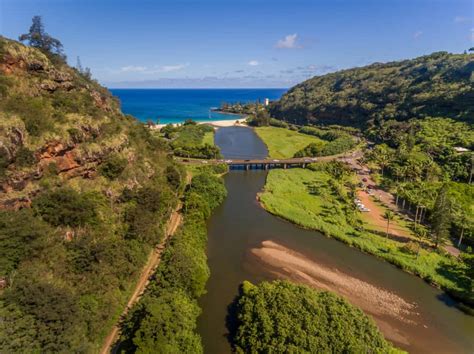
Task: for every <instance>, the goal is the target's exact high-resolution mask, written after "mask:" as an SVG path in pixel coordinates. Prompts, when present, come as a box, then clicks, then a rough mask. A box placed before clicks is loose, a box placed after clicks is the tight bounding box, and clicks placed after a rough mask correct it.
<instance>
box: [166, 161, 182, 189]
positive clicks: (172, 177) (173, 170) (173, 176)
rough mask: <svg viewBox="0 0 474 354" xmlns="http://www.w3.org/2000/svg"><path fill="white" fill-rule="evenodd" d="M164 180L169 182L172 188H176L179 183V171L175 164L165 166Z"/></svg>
mask: <svg viewBox="0 0 474 354" xmlns="http://www.w3.org/2000/svg"><path fill="white" fill-rule="evenodd" d="M165 174H166V180H167V181H168V183H169V184H170V186H171V187H173V188H174V189H178V188H179V186H180V185H181V173H180V172H179V170H178V169H177V167H176V166H168V167H166V171H165Z"/></svg>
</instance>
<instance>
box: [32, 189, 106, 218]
mask: <svg viewBox="0 0 474 354" xmlns="http://www.w3.org/2000/svg"><path fill="white" fill-rule="evenodd" d="M33 207H34V210H35V211H36V213H37V214H38V215H41V217H42V218H43V220H45V221H47V222H48V223H50V224H51V225H54V226H72V227H77V226H84V225H87V224H94V223H95V222H96V221H97V213H96V204H95V201H94V198H93V196H92V195H91V194H80V193H78V192H76V191H75V190H74V189H72V188H69V187H63V188H59V189H56V190H52V191H47V192H44V193H42V194H40V195H39V196H38V197H37V198H36V199H35V200H34V201H33Z"/></svg>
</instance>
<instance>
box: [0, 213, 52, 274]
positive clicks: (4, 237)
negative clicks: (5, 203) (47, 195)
mask: <svg viewBox="0 0 474 354" xmlns="http://www.w3.org/2000/svg"><path fill="white" fill-rule="evenodd" d="M50 232H51V230H50V228H49V227H48V225H47V224H46V223H44V222H42V221H41V220H39V219H38V218H35V217H34V215H33V213H32V212H31V210H29V209H23V210H19V211H11V210H2V211H0V277H2V276H6V275H7V274H9V273H10V272H11V271H12V270H14V269H16V267H17V265H18V264H19V263H20V261H21V260H22V259H25V258H26V257H28V256H30V255H31V254H32V253H35V252H38V250H39V249H41V248H42V247H43V243H44V242H42V240H43V239H44V238H45V237H46V236H47V235H48V234H49V233H50Z"/></svg>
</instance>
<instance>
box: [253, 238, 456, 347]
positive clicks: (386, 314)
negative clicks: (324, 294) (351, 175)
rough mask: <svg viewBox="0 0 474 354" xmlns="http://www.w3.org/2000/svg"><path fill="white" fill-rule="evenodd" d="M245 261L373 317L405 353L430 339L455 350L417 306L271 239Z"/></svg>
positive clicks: (262, 243) (385, 335)
mask: <svg viewBox="0 0 474 354" xmlns="http://www.w3.org/2000/svg"><path fill="white" fill-rule="evenodd" d="M247 257H249V262H251V264H258V265H259V266H261V267H264V268H265V269H267V270H268V271H269V272H270V273H271V274H273V276H275V277H276V278H278V279H287V280H290V281H292V282H295V283H299V284H305V285H308V286H310V287H313V288H315V289H317V290H319V291H331V292H335V293H337V294H338V295H340V296H342V297H344V298H345V299H346V300H347V301H349V302H350V303H352V304H353V305H355V306H357V307H359V308H360V309H361V310H363V311H364V312H365V313H366V314H368V315H369V316H370V317H372V318H373V320H374V321H375V322H376V323H377V326H378V327H379V329H380V330H381V332H382V333H383V334H384V337H385V338H386V339H387V340H389V341H391V342H393V343H395V344H396V345H397V346H399V347H402V348H403V349H405V350H406V349H412V350H413V351H414V352H418V351H420V350H421V349H422V348H428V347H430V342H429V341H428V340H427V338H430V337H432V336H436V337H439V338H438V340H437V341H436V344H434V346H436V347H442V348H443V350H442V351H443V352H448V351H450V350H453V348H455V347H456V343H453V342H452V341H451V340H449V339H448V338H446V337H444V336H441V337H440V333H438V329H435V328H433V327H431V326H430V325H429V324H428V323H427V322H426V321H427V319H426V318H425V317H424V315H423V316H421V317H420V315H421V313H420V309H419V304H418V303H416V302H410V301H408V300H406V299H405V298H403V297H401V296H399V295H398V294H397V293H396V292H394V291H393V290H389V289H386V288H380V287H378V286H376V285H374V284H372V283H370V282H367V281H364V280H361V279H359V278H358V277H357V276H354V275H351V274H347V273H345V272H343V271H340V270H339V269H337V268H332V267H330V266H327V265H326V264H324V262H320V261H319V260H318V259H314V258H311V257H309V256H306V255H303V254H301V253H298V252H297V251H294V250H293V249H291V248H288V247H287V246H285V245H284V244H281V243H279V242H278V241H275V240H272V239H271V238H270V239H268V240H265V241H262V242H261V243H259V244H258V245H255V246H254V247H253V248H251V249H250V250H249V251H248V255H247ZM354 289H356V291H354ZM421 331H422V332H423V333H424V335H423V336H422V338H423V340H422V341H421V340H420V338H417V337H418V336H417V335H414V334H413V333H416V332H421ZM432 346H433V345H432ZM457 349H458V348H457Z"/></svg>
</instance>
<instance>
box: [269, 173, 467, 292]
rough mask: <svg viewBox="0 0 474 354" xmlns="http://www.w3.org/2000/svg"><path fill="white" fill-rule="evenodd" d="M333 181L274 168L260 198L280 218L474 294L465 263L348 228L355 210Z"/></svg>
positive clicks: (453, 289) (320, 175)
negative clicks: (416, 251)
mask: <svg viewBox="0 0 474 354" xmlns="http://www.w3.org/2000/svg"><path fill="white" fill-rule="evenodd" d="M330 179H331V178H330V176H329V175H328V174H327V173H326V172H321V171H318V172H314V171H311V170H308V169H290V170H271V171H270V172H269V174H268V177H267V183H266V185H265V188H264V191H263V192H262V194H261V195H260V200H261V202H262V204H263V206H264V207H265V209H267V210H268V211H269V212H271V213H273V214H275V215H278V216H281V217H283V218H285V219H288V220H290V221H292V222H293V223H295V224H298V225H300V226H302V227H304V228H308V229H315V230H319V231H321V232H323V233H324V234H326V235H327V236H331V237H334V238H336V239H338V240H341V241H343V242H345V243H347V244H349V245H351V246H354V247H357V248H359V249H361V250H363V251H365V252H367V253H371V254H374V255H376V256H378V257H380V258H383V259H385V260H387V261H389V262H390V263H393V264H395V265H397V266H398V267H400V268H402V269H403V270H405V271H407V272H410V273H414V274H416V275H418V276H420V277H421V278H424V279H426V280H427V281H430V282H433V283H436V284H438V285H440V286H441V287H443V288H444V289H446V290H448V291H450V292H451V293H454V294H457V295H458V297H463V298H469V297H471V296H472V295H466V294H469V292H468V291H467V290H466V287H467V286H468V285H467V284H468V283H467V282H466V278H465V277H464V275H463V271H462V268H461V267H462V263H460V262H458V261H456V260H454V259H452V258H451V257H449V256H445V255H442V254H440V253H438V252H435V251H433V250H424V249H421V251H420V253H419V255H418V257H417V256H416V255H415V254H411V253H407V252H405V251H404V250H403V246H404V245H405V244H404V243H401V242H398V241H393V240H390V239H386V238H385V237H383V236H379V235H376V234H374V233H371V232H370V231H367V230H363V231H357V230H356V229H355V228H354V227H353V226H351V224H349V222H350V221H349V219H350V216H351V215H354V214H353V213H354V212H353V211H352V210H351V208H350V205H348V202H345V201H344V200H341V197H340V196H338V195H337V194H336V193H335V191H334V188H333V187H331V185H330V183H331V182H330ZM349 201H350V199H349ZM356 215H357V214H356ZM356 218H359V216H356Z"/></svg>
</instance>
